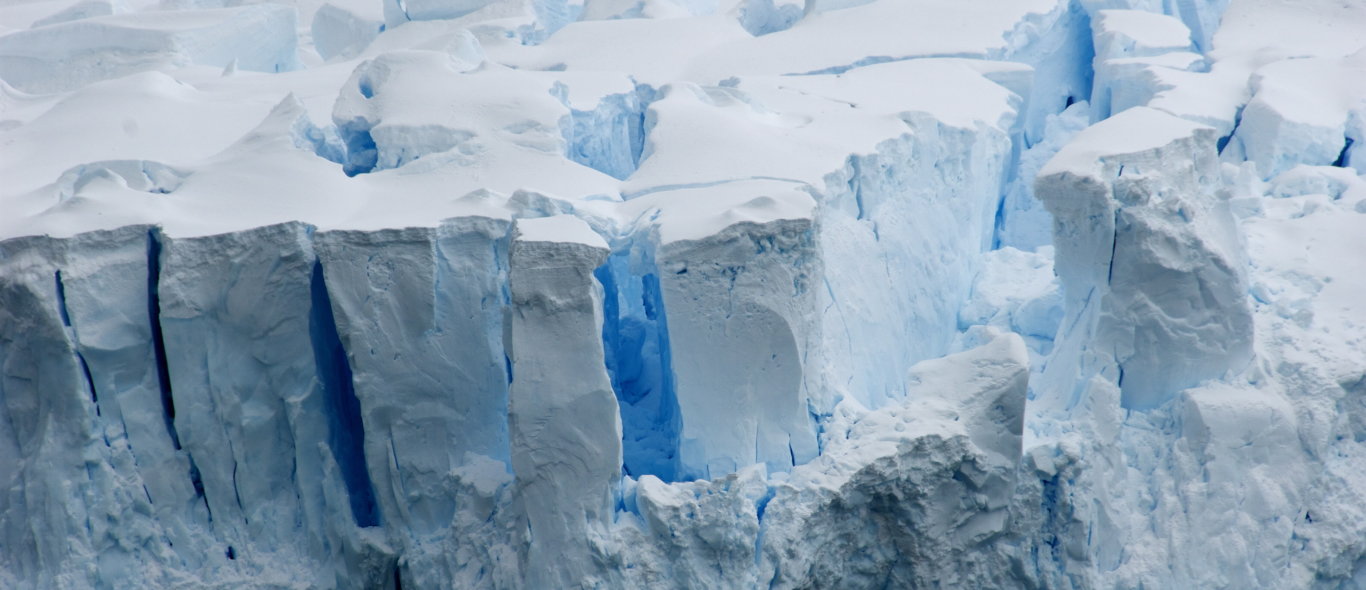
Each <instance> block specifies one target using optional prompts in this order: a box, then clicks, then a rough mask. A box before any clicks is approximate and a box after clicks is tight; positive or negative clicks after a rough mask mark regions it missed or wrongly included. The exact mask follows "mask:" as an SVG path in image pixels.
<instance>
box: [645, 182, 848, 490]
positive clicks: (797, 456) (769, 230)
mask: <svg viewBox="0 0 1366 590" xmlns="http://www.w3.org/2000/svg"><path fill="white" fill-rule="evenodd" d="M757 194H758V196H756V197H754V198H753V200H752V201H750V202H749V203H748V206H749V207H750V208H752V209H754V210H756V212H757V213H758V214H759V215H760V216H761V217H760V218H759V220H757V221H736V222H734V223H733V224H732V225H730V226H728V227H726V228H725V229H723V230H722V231H720V232H718V233H716V234H713V235H710V236H707V237H705V238H700V239H692V240H676V241H669V242H664V243H662V244H661V245H660V247H659V250H658V253H657V255H656V256H657V258H656V259H657V263H658V267H659V281H660V287H661V289H662V291H663V302H664V308H665V310H666V314H667V317H668V318H669V337H670V343H671V358H672V363H673V376H674V381H675V386H676V388H677V399H678V406H679V411H680V418H681V427H682V431H681V434H680V437H681V445H682V449H681V451H680V454H679V464H680V465H679V469H680V470H681V474H682V476H683V477H685V478H697V477H719V476H721V475H725V474H727V473H731V472H734V471H735V470H737V469H739V468H741V467H745V466H747V465H750V464H752V463H755V462H760V463H765V464H766V465H767V466H768V470H769V471H786V470H788V469H790V468H791V467H792V466H793V465H794V464H797V465H799V464H801V463H804V462H806V461H808V460H810V459H811V458H813V457H815V455H816V453H817V445H816V433H815V425H814V424H813V423H812V421H811V418H810V417H809V416H808V414H807V412H808V407H821V406H824V405H825V404H824V403H822V400H820V399H819V396H820V395H821V391H820V389H819V386H818V383H819V381H818V378H819V372H818V371H816V368H817V366H818V365H814V364H811V357H810V355H811V354H812V353H814V352H816V351H817V347H818V346H819V341H820V340H819V339H820V333H819V328H818V326H819V323H818V320H817V318H818V317H819V316H818V314H817V307H816V305H817V302H816V293H817V290H816V285H817V283H818V281H819V280H820V276H821V268H820V265H819V263H818V262H817V261H818V258H817V255H816V247H817V244H816V236H815V231H814V227H813V220H812V219H811V218H810V217H800V218H797V219H791V220H782V219H780V220H777V221H769V220H767V219H763V217H768V216H770V215H772V213H771V212H770V210H771V209H772V207H770V206H765V205H766V204H768V203H773V202H774V199H773V198H772V197H768V196H766V195H764V194H763V193H757ZM797 198H798V199H800V200H802V201H805V203H807V206H808V207H809V204H810V203H811V201H810V197H809V196H806V195H800V196H799V197H797ZM743 209H744V208H741V210H742V211H743ZM808 211H809V209H808ZM666 227H667V226H666ZM675 231H677V230H675ZM684 231H686V230H684ZM666 235H667V234H666ZM813 398H814V399H813ZM723 408H729V409H727V410H724V411H723V410H722V409H723Z"/></svg>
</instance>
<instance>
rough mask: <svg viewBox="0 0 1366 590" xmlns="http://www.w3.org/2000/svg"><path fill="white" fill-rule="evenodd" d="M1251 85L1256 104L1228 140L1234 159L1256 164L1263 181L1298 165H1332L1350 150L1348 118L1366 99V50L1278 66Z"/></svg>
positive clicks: (1256, 77) (1263, 72)
mask: <svg viewBox="0 0 1366 590" xmlns="http://www.w3.org/2000/svg"><path fill="white" fill-rule="evenodd" d="M1251 86H1252V92H1253V95H1252V100H1251V101H1250V102H1248V104H1247V107H1246V108H1244V109H1243V114H1242V120H1241V122H1240V123H1239V124H1238V130H1237V131H1236V132H1234V134H1233V137H1232V138H1231V139H1230V141H1229V146H1230V147H1232V148H1234V150H1235V151H1234V152H1232V154H1231V155H1237V156H1241V157H1245V158H1246V159H1247V160H1249V161H1252V162H1255V163H1256V165H1257V171H1258V172H1259V173H1261V175H1262V178H1264V179H1270V178H1272V177H1274V176H1276V175H1277V174H1280V173H1281V172H1284V171H1286V170H1289V169H1290V168H1292V167H1294V166H1296V165H1298V164H1308V165H1311V166H1323V165H1329V164H1334V163H1336V162H1337V161H1338V160H1340V159H1343V154H1344V151H1345V150H1347V149H1348V148H1350V147H1351V145H1350V144H1349V143H1348V141H1349V140H1348V138H1347V123H1348V118H1349V113H1350V112H1351V111H1352V108H1353V107H1354V106H1356V105H1357V104H1358V103H1360V102H1361V101H1363V100H1366V49H1363V50H1361V51H1358V52H1356V53H1355V54H1353V55H1351V56H1348V57H1344V58H1308V59H1288V60H1283V61H1278V62H1276V63H1273V64H1270V65H1267V66H1265V67H1263V68H1261V69H1259V70H1257V72H1256V74H1255V75H1254V76H1253V78H1252V80H1251ZM1308 88H1315V89H1317V90H1316V91H1314V92H1307V91H1306V89H1308Z"/></svg>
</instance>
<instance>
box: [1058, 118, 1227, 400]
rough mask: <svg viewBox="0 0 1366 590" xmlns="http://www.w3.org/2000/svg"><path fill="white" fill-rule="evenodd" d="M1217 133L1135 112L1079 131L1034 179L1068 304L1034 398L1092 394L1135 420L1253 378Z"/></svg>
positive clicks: (1207, 128) (1194, 124)
mask: <svg viewBox="0 0 1366 590" xmlns="http://www.w3.org/2000/svg"><path fill="white" fill-rule="evenodd" d="M1215 140H1216V137H1215V130H1214V129H1213V128H1210V127H1206V126H1203V125H1199V124H1196V123H1192V122H1190V121H1187V120H1185V119H1181V118H1178V117H1175V116H1172V115H1169V114H1167V113H1164V112H1162V111H1158V110H1155V109H1151V108H1147V107H1137V108H1133V109H1130V110H1127V111H1124V112H1123V113H1120V114H1118V115H1115V116H1114V117H1112V118H1110V119H1107V120H1105V121H1102V122H1100V123H1098V124H1096V125H1094V126H1092V127H1090V128H1088V129H1086V130H1085V131H1082V132H1081V133H1080V134H1078V135H1077V137H1076V138H1075V139H1074V140H1073V141H1072V143H1070V144H1068V145H1067V146H1065V147H1064V148H1063V149H1062V150H1061V151H1059V152H1058V154H1057V155H1056V156H1055V157H1054V158H1053V159H1052V160H1050V161H1049V163H1048V164H1047V165H1045V166H1044V168H1043V169H1042V170H1041V171H1040V172H1039V176H1038V180H1037V181H1036V184H1035V194H1036V195H1037V196H1038V198H1039V199H1040V200H1041V201H1043V203H1044V205H1045V206H1046V207H1047V208H1048V210H1049V212H1050V213H1052V215H1053V218H1054V219H1053V240H1054V245H1055V247H1056V248H1057V255H1056V256H1057V258H1056V262H1055V264H1056V266H1055V268H1056V269H1057V273H1058V277H1059V278H1060V279H1061V281H1062V286H1063V292H1064V295H1065V303H1064V314H1065V317H1064V319H1063V324H1062V326H1063V327H1062V328H1061V331H1060V333H1059V334H1058V338H1057V340H1056V341H1057V343H1058V348H1057V350H1056V352H1055V354H1054V356H1053V358H1052V359H1051V360H1050V361H1049V364H1048V366H1047V368H1046V369H1045V371H1044V376H1043V379H1044V382H1045V385H1044V387H1043V388H1041V389H1040V391H1049V392H1061V395H1063V396H1069V392H1070V397H1067V398H1066V399H1064V400H1061V401H1063V402H1064V403H1065V404H1066V406H1068V407H1070V406H1072V405H1073V404H1075V403H1076V402H1077V401H1078V396H1079V395H1080V394H1081V391H1082V389H1083V387H1084V386H1085V383H1087V381H1088V380H1089V379H1090V378H1091V377H1093V376H1095V375H1101V376H1102V377H1104V378H1105V379H1107V380H1109V381H1110V382H1112V383H1114V384H1116V385H1118V386H1119V387H1120V389H1121V391H1122V397H1121V404H1122V405H1123V407H1125V408H1128V409H1146V408H1152V407H1156V406H1158V405H1161V404H1162V403H1164V402H1166V401H1168V400H1170V399H1172V398H1173V397H1174V396H1175V395H1176V394H1177V393H1178V392H1179V391H1180V390H1182V389H1184V388H1187V387H1191V386H1194V385H1197V384H1198V383H1200V382H1201V381H1203V380H1206V379H1212V378H1217V377H1220V376H1222V375H1223V374H1225V372H1226V371H1229V370H1236V369H1239V368H1242V367H1243V366H1245V363H1246V362H1247V361H1248V360H1249V358H1250V357H1251V354H1252V350H1251V345H1252V319H1251V313H1250V311H1249V309H1248V305H1247V302H1246V299H1245V295H1246V293H1247V280H1246V277H1245V271H1244V266H1245V264H1244V262H1243V261H1242V259H1241V257H1240V255H1239V252H1240V251H1241V250H1240V248H1239V244H1238V239H1239V238H1238V235H1237V229H1236V227H1235V225H1234V223H1233V218H1232V215H1231V214H1230V213H1229V210H1228V206H1227V201H1226V199H1227V195H1226V193H1225V192H1224V191H1223V190H1222V187H1221V186H1220V182H1221V181H1220V175H1219V168H1218V166H1219V162H1218V155H1217V153H1216V152H1215Z"/></svg>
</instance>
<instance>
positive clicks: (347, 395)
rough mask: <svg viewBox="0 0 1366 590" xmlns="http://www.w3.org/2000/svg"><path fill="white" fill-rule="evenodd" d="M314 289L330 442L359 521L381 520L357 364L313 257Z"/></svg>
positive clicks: (314, 327) (313, 318) (313, 333)
mask: <svg viewBox="0 0 1366 590" xmlns="http://www.w3.org/2000/svg"><path fill="white" fill-rule="evenodd" d="M310 292H311V295H312V310H311V312H310V314H309V318H308V334H309V337H310V339H311V340H312V342H313V359H314V362H316V363H317V367H318V379H319V381H321V382H322V389H323V392H322V393H323V404H324V408H325V412H326V415H327V422H328V430H329V439H328V443H329V444H328V446H329V447H330V448H331V449H332V455H333V457H334V458H335V459H336V461H337V465H338V467H339V468H340V469H341V474H342V481H343V482H345V484H346V491H347V495H348V496H350V499H351V515H352V516H353V517H355V519H356V526H361V527H370V526H378V525H379V508H378V505H377V503H376V502H375V490H374V485H373V484H372V483H371V482H370V471H369V468H368V466H367V465H366V462H365V426H364V424H363V423H362V422H361V415H360V400H359V399H357V398H356V390H355V385H354V383H353V382H352V377H351V364H350V363H349V362H348V361H347V359H346V350H345V349H344V348H342V343H341V336H340V335H339V334H338V332H337V322H336V318H335V317H334V316H333V315H332V298H331V297H330V296H329V295H328V293H327V284H326V283H325V282H323V267H322V264H321V263H320V262H318V261H314V262H313V280H312V283H311V285H310Z"/></svg>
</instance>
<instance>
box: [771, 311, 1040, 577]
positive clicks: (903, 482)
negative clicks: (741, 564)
mask: <svg viewBox="0 0 1366 590" xmlns="http://www.w3.org/2000/svg"><path fill="white" fill-rule="evenodd" d="M1028 375H1029V369H1028V358H1027V356H1026V352H1025V347H1024V343H1023V342H1022V341H1021V340H1020V338H1019V337H1018V336H1015V335H1013V334H1002V335H994V336H993V337H990V338H989V340H988V341H987V342H986V343H985V344H984V346H982V347H980V348H977V349H973V350H970V351H967V352H963V353H959V354H956V355H951V356H948V357H944V358H942V359H936V360H932V361H927V362H924V363H921V364H919V365H917V366H916V368H914V369H912V370H911V372H910V375H909V377H910V383H909V385H908V386H909V389H910V394H909V395H908V397H907V398H906V400H904V401H903V402H902V403H899V404H897V405H894V406H889V407H886V408H883V409H881V410H877V411H874V412H868V413H865V414H862V415H859V413H858V412H857V411H850V412H849V413H850V414H851V418H852V420H850V421H849V422H843V421H842V420H841V421H840V422H843V424H841V423H840V422H836V423H834V424H831V427H832V428H835V429H837V430H836V431H835V432H833V433H831V434H832V436H829V438H828V440H829V441H830V442H829V444H828V446H827V447H826V449H825V451H824V453H823V454H822V455H821V457H820V458H819V459H817V460H816V461H814V462H812V463H810V464H808V465H806V466H803V467H800V468H798V469H796V470H794V471H793V473H792V475H791V477H789V478H788V479H787V481H786V482H783V483H779V484H777V485H776V486H775V489H774V493H773V499H772V500H770V501H768V502H767V505H766V509H765V510H764V513H763V519H762V521H761V522H762V524H763V537H762V538H763V565H764V567H765V569H769V570H771V571H773V572H774V574H773V575H774V579H773V582H772V584H771V585H770V587H778V588H793V587H802V586H804V585H809V584H812V583H818V582H817V581H821V582H826V581H829V582H833V583H836V584H837V585H853V586H861V585H865V584H879V583H882V582H883V581H890V583H893V584H896V585H904V586H908V587H910V586H919V585H922V584H932V583H934V581H939V582H940V583H949V584H953V583H957V582H959V581H968V580H980V579H991V578H992V577H993V576H994V575H996V574H993V573H991V572H992V571H993V570H995V571H998V572H999V571H1000V568H1002V567H1006V566H1004V565H1003V564H1004V563H1005V562H1006V561H1007V560H1008V559H1009V558H1007V557H1006V554H1007V553H1008V550H1005V549H1004V547H1003V545H1001V544H1004V543H1009V541H1008V540H1007V539H1008V538H1009V534H1008V533H1006V528H1007V527H1008V526H1009V525H1008V524H1007V523H1008V522H1009V521H1008V516H1007V513H1008V507H1009V503H1010V498H1011V497H1012V495H1013V494H1014V492H1015V481H1016V480H1015V473H1016V466H1017V465H1018V464H1019V460H1020V444H1021V442H1020V441H1021V438H1020V436H1021V432H1022V429H1023V416H1024V414H1023V412H1024V403H1025V395H1026V389H1027V386H1028ZM846 405H848V402H846ZM846 411H849V410H846ZM845 420H849V418H846V419H845ZM870 528H871V529H873V530H871V531H870V530H869V529H870ZM1003 533H1006V534H1003ZM969 548H970V549H969ZM960 551H971V552H972V553H973V555H974V556H975V557H974V558H973V559H970V560H960V559H957V558H955V557H950V556H954V555H960V553H958V552H960ZM832 552H833V554H837V555H840V556H845V557H847V559H843V558H842V559H830V558H829V557H830V556H831V555H832ZM912 564H914V565H912ZM949 564H953V565H949Z"/></svg>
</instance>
